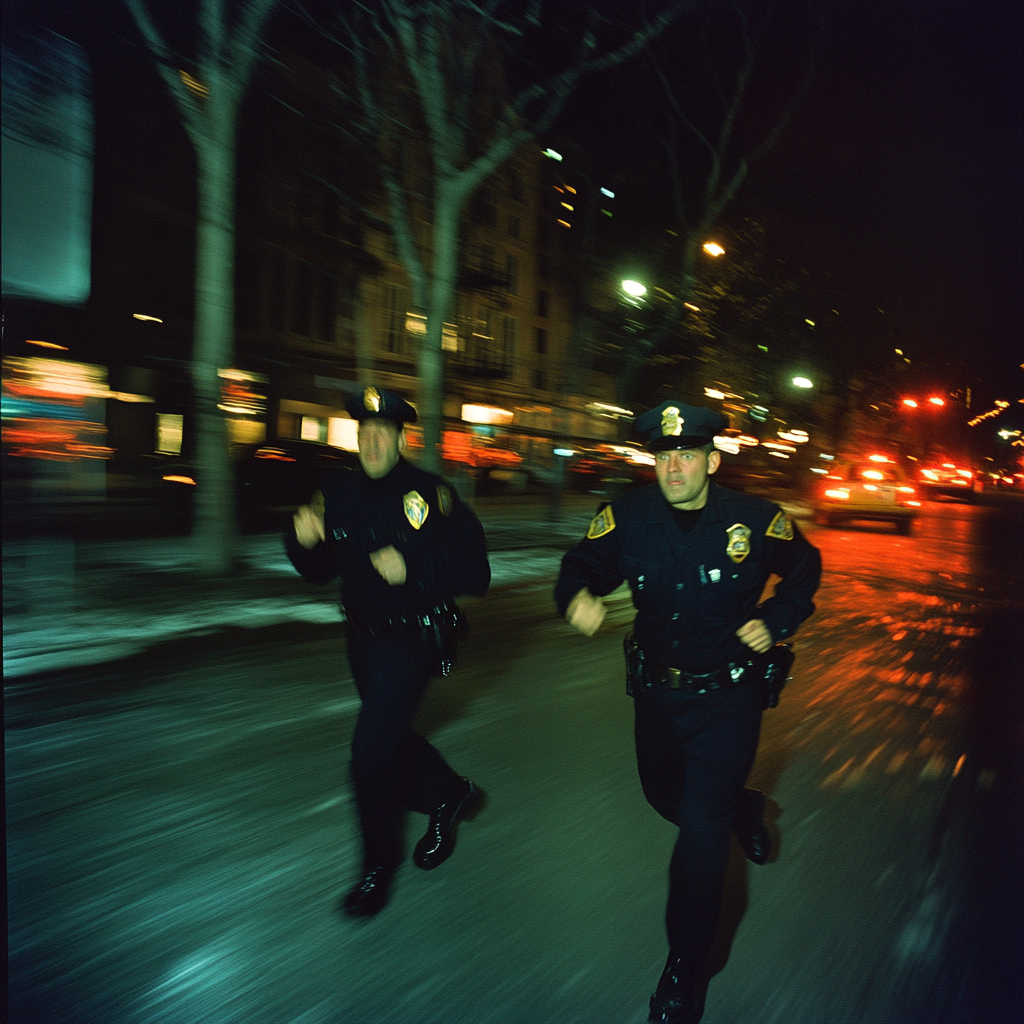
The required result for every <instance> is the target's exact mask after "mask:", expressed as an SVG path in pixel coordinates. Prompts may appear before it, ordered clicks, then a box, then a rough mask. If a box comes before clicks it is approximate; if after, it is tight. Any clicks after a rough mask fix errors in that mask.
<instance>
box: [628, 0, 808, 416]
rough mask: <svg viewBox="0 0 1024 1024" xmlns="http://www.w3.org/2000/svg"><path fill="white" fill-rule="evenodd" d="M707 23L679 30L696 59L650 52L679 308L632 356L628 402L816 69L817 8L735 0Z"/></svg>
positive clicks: (669, 310)
mask: <svg viewBox="0 0 1024 1024" xmlns="http://www.w3.org/2000/svg"><path fill="white" fill-rule="evenodd" d="M800 14H802V18H801V17H800V16H799V15H800ZM699 17H700V22H699V24H698V26H697V28H698V29H699V31H696V32H694V31H692V26H680V30H682V29H683V28H684V27H685V28H687V29H689V30H690V31H689V37H690V40H691V42H692V45H693V46H694V48H695V49H694V52H693V53H692V55H687V56H685V57H684V59H683V60H682V61H680V59H679V58H680V55H681V54H680V50H679V49H678V40H675V39H668V38H666V40H664V42H665V46H663V47H654V48H651V49H650V50H649V51H648V54H647V55H646V61H645V63H646V66H647V69H648V71H649V73H650V76H651V78H652V81H653V83H654V85H655V88H656V91H657V93H659V94H660V96H661V98H662V100H663V102H660V103H652V104H645V107H644V109H645V111H650V112H652V116H648V117H647V121H648V127H647V132H648V134H649V136H650V137H651V138H652V139H654V140H657V142H658V143H659V144H660V145H661V147H662V149H663V151H664V155H665V166H666V168H667V169H668V173H669V181H670V194H671V198H672V209H673V213H674V221H675V224H676V226H677V234H678V237H677V238H676V239H674V241H673V243H672V246H671V251H670V257H669V258H670V260H671V262H672V266H671V268H670V269H669V271H668V273H669V274H670V275H671V278H672V280H674V287H673V288H672V297H671V301H670V302H669V303H668V305H667V306H666V307H665V310H664V313H663V315H662V316H661V317H660V319H659V322H658V324H657V325H656V326H654V327H652V328H651V329H650V330H648V331H646V332H644V333H642V334H641V335H639V336H638V337H637V338H635V339H634V343H633V344H631V345H630V346H628V347H627V349H626V353H625V355H626V358H625V360H624V368H623V372H622V373H621V374H620V376H619V397H620V400H622V401H624V402H628V401H629V400H630V399H631V398H632V390H633V387H634V386H635V383H636V380H637V375H638V373H639V371H640V369H641V367H642V366H643V365H644V363H646V362H647V361H648V360H650V358H651V357H652V355H654V353H655V352H656V351H657V350H658V348H659V346H661V345H662V344H663V343H664V342H665V341H666V340H667V339H668V338H669V337H671V336H672V334H673V333H674V332H676V331H677V330H678V327H679V323H680V316H681V314H682V312H683V308H684V305H685V303H687V302H690V301H691V300H692V298H693V296H694V291H695V288H696V287H697V282H698V276H699V273H698V268H699V260H700V258H701V250H702V247H703V245H704V243H705V242H707V241H708V234H709V232H710V231H711V229H712V227H713V226H714V224H715V223H716V221H717V220H718V219H719V218H720V217H721V215H722V213H723V211H724V210H725V209H726V208H727V207H728V206H729V205H730V204H731V203H732V202H733V200H734V199H735V198H736V195H737V193H738V192H739V190H740V188H741V187H742V185H743V184H744V182H745V181H746V179H747V175H748V173H749V171H750V167H751V165H752V164H755V163H756V162H757V161H758V160H760V159H761V158H762V157H763V156H764V155H765V154H766V153H767V152H768V151H769V150H770V149H771V148H772V147H773V146H774V145H775V144H776V143H777V142H778V140H779V138H780V136H781V135H782V133H783V132H784V130H785V128H786V126H787V125H788V124H789V122H790V120H791V119H792V117H793V115H794V114H795V113H796V111H797V109H798V107H799V106H800V104H801V103H802V101H803V98H804V96H805V95H806V92H807V89H808V87H809V86H810V83H811V81H812V79H813V76H814V74H815V71H816V69H817V53H818V43H819V30H820V24H819V21H818V17H817V14H816V12H815V9H814V7H813V6H811V5H808V7H807V8H806V11H805V12H798V11H794V9H793V8H789V7H787V8H785V9H784V10H782V11H781V13H780V9H779V6H778V5H776V4H771V3H769V4H765V3H761V2H758V3H749V2H748V3H742V2H739V0H730V2H728V3H724V4H713V5H705V6H704V10H703V12H702V13H701V15H700V16H699ZM795 22H796V23H797V24H794V23H795ZM783 40H784V42H783ZM673 44H675V45H676V47H677V48H675V49H673V51H672V53H671V57H670V56H669V53H668V52H666V51H667V48H668V46H671V45H673ZM783 46H785V47H786V50H785V52H783ZM680 68H681V69H682V74H680ZM780 68H781V70H780ZM759 77H760V80H758V79H759ZM769 91H771V92H772V93H773V97H772V98H769V97H768V96H767V95H766V93H768V92H769Z"/></svg>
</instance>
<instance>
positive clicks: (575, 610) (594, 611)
mask: <svg viewBox="0 0 1024 1024" xmlns="http://www.w3.org/2000/svg"><path fill="white" fill-rule="evenodd" d="M604 615H605V607H604V601H602V600H601V598H599V597H594V595H593V594H592V593H591V592H590V591H589V590H587V588H586V587H584V588H583V589H582V590H581V591H579V593H578V594H577V595H576V596H575V597H574V598H573V599H572V600H571V601H570V602H569V607H568V608H566V610H565V618H566V621H567V622H568V623H569V625H570V626H572V627H573V629H578V630H579V631H580V632H581V633H582V634H583V635H584V636H593V635H594V634H595V633H596V632H597V631H598V629H600V628H601V623H602V622H604Z"/></svg>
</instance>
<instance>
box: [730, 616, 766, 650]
mask: <svg viewBox="0 0 1024 1024" xmlns="http://www.w3.org/2000/svg"><path fill="white" fill-rule="evenodd" d="M736 635H737V636H738V637H739V638H740V640H742V641H743V643H745V644H746V645H747V646H748V647H749V648H750V649H751V650H752V651H753V652H754V653H755V654H764V652H765V651H767V650H768V648H769V647H771V645H772V643H773V642H774V641H773V640H772V631H771V630H770V629H769V628H768V626H767V625H766V624H765V622H764V619H751V620H750V621H749V622H746V623H744V624H743V625H742V626H740V628H739V629H737V630H736Z"/></svg>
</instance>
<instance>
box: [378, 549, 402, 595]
mask: <svg viewBox="0 0 1024 1024" xmlns="http://www.w3.org/2000/svg"><path fill="white" fill-rule="evenodd" d="M370 561H371V562H372V563H373V567H374V569H376V570H377V572H379V573H380V574H381V576H383V577H384V579H385V580H386V581H387V582H388V583H389V584H390V585H391V586H393V587H397V586H400V585H401V584H403V583H404V582H405V559H404V558H403V557H402V552H401V551H399V550H398V548H396V547H395V546H394V545H393V544H389V545H388V546H387V547H386V548H380V549H379V550H377V551H373V552H371V553H370Z"/></svg>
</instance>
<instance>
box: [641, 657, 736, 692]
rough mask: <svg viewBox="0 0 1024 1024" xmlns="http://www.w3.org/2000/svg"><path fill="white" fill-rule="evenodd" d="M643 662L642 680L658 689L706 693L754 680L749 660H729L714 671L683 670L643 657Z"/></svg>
mask: <svg viewBox="0 0 1024 1024" xmlns="http://www.w3.org/2000/svg"><path fill="white" fill-rule="evenodd" d="M645 662H646V664H645V666H644V668H645V670H646V671H645V673H644V675H645V678H644V682H645V683H646V685H647V686H648V687H656V688H658V689H668V690H687V691H688V692H690V693H707V692H708V691H709V690H721V689H723V688H725V687H728V686H749V685H750V684H751V683H753V682H755V681H756V677H755V675H754V674H753V673H751V672H750V669H752V668H753V667H754V666H753V663H752V662H749V661H730V662H729V664H728V665H725V666H724V667H722V668H719V669H715V671H714V672H683V671H682V670H681V669H678V668H672V666H671V665H659V664H658V663H657V662H653V661H650V660H649V659H645Z"/></svg>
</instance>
